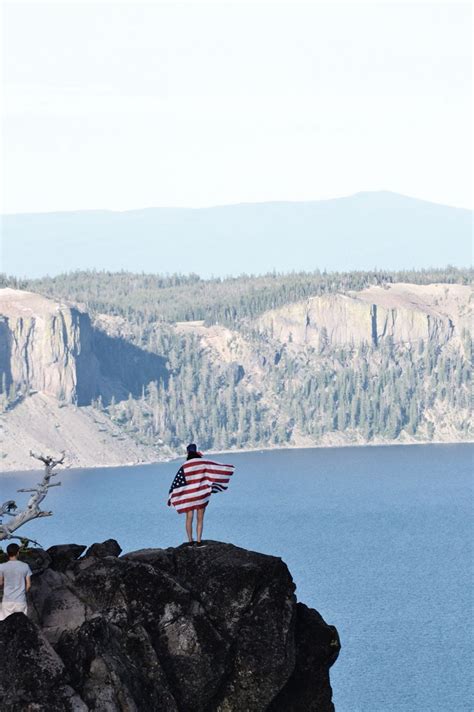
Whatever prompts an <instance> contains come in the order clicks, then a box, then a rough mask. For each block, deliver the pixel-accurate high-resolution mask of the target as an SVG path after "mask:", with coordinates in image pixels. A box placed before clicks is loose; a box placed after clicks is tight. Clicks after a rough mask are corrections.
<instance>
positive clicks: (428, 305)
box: [256, 283, 472, 349]
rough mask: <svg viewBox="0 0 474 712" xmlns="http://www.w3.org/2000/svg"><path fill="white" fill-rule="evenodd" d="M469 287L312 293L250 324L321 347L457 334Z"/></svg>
mask: <svg viewBox="0 0 474 712" xmlns="http://www.w3.org/2000/svg"><path fill="white" fill-rule="evenodd" d="M471 304H472V290H471V288H470V287H468V286H465V285H460V284H433V285H428V286H425V285H423V286H422V285H416V284H403V283H398V284H390V285H387V286H386V287H370V288H369V289H365V290H363V291H361V292H349V293H347V294H330V295H327V296H321V297H313V298H311V299H308V300H307V301H306V302H298V303H296V304H292V305H289V306H285V307H282V308H280V309H274V310H272V311H269V312H267V313H266V314H263V315H262V316H261V317H260V318H259V319H257V320H256V328H257V329H259V330H260V331H261V332H264V333H266V334H268V335H270V336H271V337H272V338H275V339H277V340H279V341H281V342H283V343H288V342H291V343H294V344H297V345H298V344H300V345H302V344H305V345H308V346H313V347H315V348H316V349H319V348H321V347H322V346H323V345H324V344H323V342H324V341H325V340H328V341H329V343H331V344H332V345H341V346H342V345H351V344H354V345H359V344H361V343H362V342H363V341H365V342H367V343H371V342H372V343H374V344H378V343H379V341H380V340H382V339H385V338H387V337H389V336H390V337H391V338H392V339H393V341H394V342H395V343H406V344H414V343H417V342H418V341H420V340H424V341H425V342H428V341H430V340H435V341H436V342H437V343H439V344H443V343H446V342H448V341H449V340H450V339H452V338H456V337H457V338H459V337H460V336H461V334H462V331H463V329H464V328H466V329H469V328H470V327H471V324H470V322H471V319H472V308H471Z"/></svg>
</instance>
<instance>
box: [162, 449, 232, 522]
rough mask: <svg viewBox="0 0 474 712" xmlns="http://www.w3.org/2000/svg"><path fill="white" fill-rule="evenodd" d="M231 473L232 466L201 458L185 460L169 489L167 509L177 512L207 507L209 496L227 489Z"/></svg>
mask: <svg viewBox="0 0 474 712" xmlns="http://www.w3.org/2000/svg"><path fill="white" fill-rule="evenodd" d="M233 472H234V466H233V465H222V464H221V463H220V462H213V461H212V460H204V459H201V458H193V459H192V460H187V461H186V462H185V463H184V464H183V465H181V467H180V468H179V470H178V473H177V475H176V477H175V478H174V480H173V483H172V485H171V487H170V492H169V497H168V507H174V508H175V509H176V511H177V512H189V511H191V510H192V509H203V508H204V507H207V505H208V503H209V499H210V496H211V494H213V493H214V492H223V491H224V490H226V489H227V487H228V486H229V480H230V477H231V475H232V474H233Z"/></svg>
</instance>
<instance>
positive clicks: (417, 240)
mask: <svg viewBox="0 0 474 712" xmlns="http://www.w3.org/2000/svg"><path fill="white" fill-rule="evenodd" d="M471 242H472V211H470V210H466V209H462V208H453V207H449V206H445V205H437V204H434V203H429V202H426V201H422V200H417V199H414V198H409V197H406V196H403V195H399V194H396V193H390V192H373V193H357V194H356V195H352V196H348V197H344V198H337V199H333V200H324V201H314V202H300V203H292V202H270V203H254V204H250V203H244V204H239V205H227V206H219V207H211V208H197V209H194V208H146V209H143V210H131V211H125V212H113V211H96V210H94V211H79V212H63V213H31V214H17V215H5V216H3V219H2V253H1V254H2V263H1V265H0V271H2V272H4V273H6V274H10V275H16V276H20V277H40V276H43V275H46V274H49V275H56V274H60V273H62V272H65V271H71V270H77V269H97V270H110V271H117V270H128V271H132V272H133V271H135V272H142V271H144V272H160V273H162V274H163V273H175V272H180V273H191V272H194V273H197V274H199V275H201V276H203V277H209V276H211V275H215V276H228V275H239V274H242V273H249V274H264V273H267V272H269V271H272V270H276V271H285V272H288V271H291V270H295V271H298V270H303V269H304V270H315V269H321V270H328V271H336V270H337V271H349V270H367V269H373V268H375V267H376V268H380V269H391V270H397V269H408V268H415V269H422V268H425V267H444V266H446V265H448V264H451V265H455V266H458V267H465V266H468V265H469V264H470V263H471V258H472V253H471V250H472V246H471Z"/></svg>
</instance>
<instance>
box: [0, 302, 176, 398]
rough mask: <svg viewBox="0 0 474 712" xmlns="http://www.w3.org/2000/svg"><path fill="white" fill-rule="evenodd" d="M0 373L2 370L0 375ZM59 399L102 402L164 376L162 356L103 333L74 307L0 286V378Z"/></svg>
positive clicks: (134, 391)
mask: <svg viewBox="0 0 474 712" xmlns="http://www.w3.org/2000/svg"><path fill="white" fill-rule="evenodd" d="M3 374H4V375H3ZM2 377H3V381H4V382H5V386H6V387H7V388H9V386H10V384H11V383H13V384H14V385H15V386H17V387H19V388H20V389H21V390H23V391H24V390H27V391H38V392H40V393H43V394H45V395H47V396H52V397H54V398H56V399H57V400H58V401H61V402H63V403H72V404H76V405H88V404H90V402H91V400H92V399H94V398H97V397H98V396H99V395H100V396H102V398H103V399H104V400H105V401H106V402H107V401H109V400H110V398H112V396H114V397H115V398H116V399H117V400H119V399H122V398H126V397H127V396H128V394H129V393H132V394H133V395H139V394H140V393H141V389H142V387H143V385H146V384H147V383H149V382H150V381H152V380H160V379H163V380H165V381H166V379H167V370H166V366H165V359H163V358H162V357H160V356H158V355H156V354H151V353H148V352H146V351H143V350H142V349H140V348H138V347H136V346H134V345H133V344H132V343H130V342H128V341H127V340H126V339H122V338H116V337H114V336H109V335H108V334H106V333H105V332H103V331H101V330H100V329H96V328H94V327H93V325H92V324H91V320H90V317H89V315H88V314H87V313H86V312H84V311H81V310H80V309H78V308H77V307H74V306H71V305H67V304H63V303H60V302H55V301H53V300H51V299H46V298H45V297H42V296H40V295H38V294H33V293H32V292H25V291H20V290H15V289H0V378H2Z"/></svg>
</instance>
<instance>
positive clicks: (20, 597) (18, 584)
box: [0, 544, 31, 621]
mask: <svg viewBox="0 0 474 712" xmlns="http://www.w3.org/2000/svg"><path fill="white" fill-rule="evenodd" d="M19 552H20V547H19V546H18V544H9V545H8V546H7V555H8V561H7V562H6V564H0V585H1V584H3V599H2V603H1V605H0V621H3V620H5V618H8V616H10V615H11V614H12V613H24V614H25V616H26V614H27V613H28V607H27V604H26V594H27V593H28V591H29V590H30V587H31V569H30V567H29V566H28V564H25V563H24V562H23V561H18V554H19Z"/></svg>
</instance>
